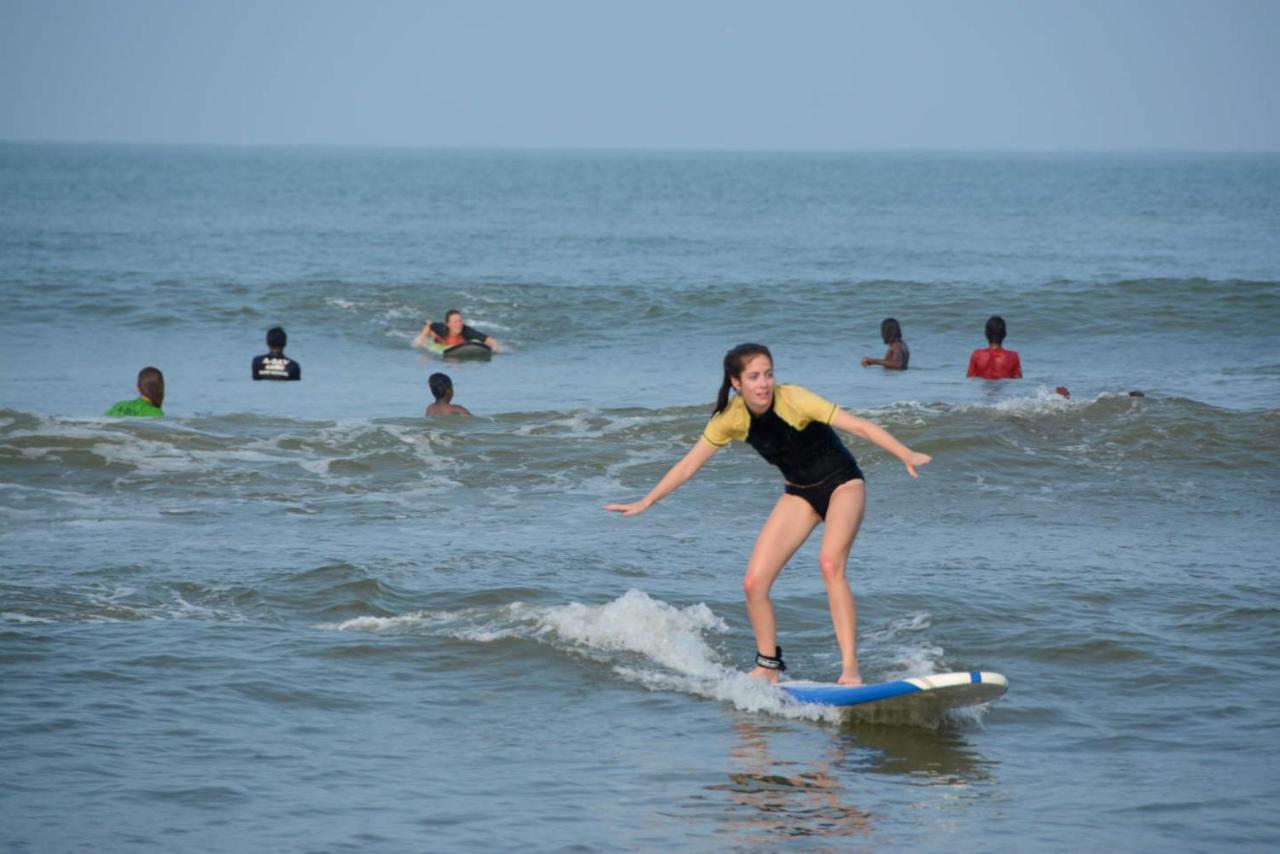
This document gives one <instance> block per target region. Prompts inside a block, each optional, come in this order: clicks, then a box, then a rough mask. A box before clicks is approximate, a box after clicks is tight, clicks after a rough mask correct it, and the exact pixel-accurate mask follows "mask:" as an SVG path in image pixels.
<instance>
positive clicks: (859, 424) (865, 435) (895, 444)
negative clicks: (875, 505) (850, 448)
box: [831, 409, 933, 477]
mask: <svg viewBox="0 0 1280 854" xmlns="http://www.w3.org/2000/svg"><path fill="white" fill-rule="evenodd" d="M831 426H832V427H836V428H838V429H840V430H843V431H844V432H846V433H851V434H852V435H854V436H857V437H858V438H860V439H866V440H867V441H868V442H870V443H871V444H873V445H876V446H878V447H881V448H884V449H885V450H886V451H888V452H889V453H891V454H893V455H894V456H895V457H897V458H898V459H899V460H901V461H902V464H903V465H904V466H906V467H907V474H909V475H911V476H912V477H918V475H917V474H916V468H917V467H919V466H923V465H925V464H927V463H928V462H929V461H930V460H931V459H933V457H931V456H929V455H928V454H921V453H918V452H916V451H913V450H911V449H910V448H908V447H907V446H906V445H904V444H902V443H901V442H899V441H898V440H897V439H895V438H893V436H891V435H889V431H888V430H886V429H884V428H883V427H881V426H879V425H877V424H872V423H871V422H870V421H868V420H866V419H865V418H859V417H858V416H856V415H850V414H849V413H848V412H845V411H844V410H843V409H836V414H835V417H834V418H832V419H831Z"/></svg>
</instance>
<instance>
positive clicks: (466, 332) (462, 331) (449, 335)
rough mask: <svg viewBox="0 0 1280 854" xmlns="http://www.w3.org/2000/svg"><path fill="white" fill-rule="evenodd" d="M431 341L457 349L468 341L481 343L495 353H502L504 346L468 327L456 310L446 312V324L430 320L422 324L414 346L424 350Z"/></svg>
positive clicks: (460, 313) (496, 340) (489, 336)
mask: <svg viewBox="0 0 1280 854" xmlns="http://www.w3.org/2000/svg"><path fill="white" fill-rule="evenodd" d="M429 341H434V342H435V343H437V344H440V345H442V346H444V347H456V346H457V345H459V344H464V343H466V342H467V341H479V342H480V343H481V344H485V345H486V346H488V347H490V348H491V349H492V350H493V352H495V353H501V352H502V345H501V344H499V343H498V339H496V338H494V337H493V336H491V335H486V334H484V333H483V332H481V331H480V330H478V329H472V328H471V327H470V326H467V324H466V323H464V322H463V319H462V312H460V311H458V310H457V309H456V308H451V309H449V310H448V311H446V312H445V314H444V323H432V322H431V321H430V320H428V321H427V322H426V323H424V324H422V331H421V332H419V333H418V337H417V338H415V339H413V346H415V347H418V348H422V347H425V346H427V343H428V342H429Z"/></svg>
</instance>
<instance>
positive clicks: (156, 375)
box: [103, 368, 164, 418]
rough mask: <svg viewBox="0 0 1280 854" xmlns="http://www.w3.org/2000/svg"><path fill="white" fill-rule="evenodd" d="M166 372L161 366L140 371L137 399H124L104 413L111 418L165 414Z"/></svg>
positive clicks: (150, 416)
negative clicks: (164, 372)
mask: <svg viewBox="0 0 1280 854" xmlns="http://www.w3.org/2000/svg"><path fill="white" fill-rule="evenodd" d="M162 406H164V374H162V373H160V369H159V368H143V369H142V370H140V371H138V398H137V400H122V401H120V402H119V403H117V404H115V405H114V406H112V407H111V408H110V409H108V410H107V411H106V412H104V413H103V415H106V416H109V417H111V418H159V417H160V416H162V415H164V410H163V409H161V408H160V407H162Z"/></svg>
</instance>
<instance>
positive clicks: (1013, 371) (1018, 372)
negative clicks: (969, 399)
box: [966, 314, 1022, 380]
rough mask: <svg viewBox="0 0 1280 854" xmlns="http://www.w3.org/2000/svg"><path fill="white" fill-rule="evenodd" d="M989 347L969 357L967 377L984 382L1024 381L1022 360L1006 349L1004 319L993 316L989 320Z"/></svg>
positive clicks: (1012, 351)
mask: <svg viewBox="0 0 1280 854" xmlns="http://www.w3.org/2000/svg"><path fill="white" fill-rule="evenodd" d="M986 333H987V346H986V347H985V348H980V349H977V350H974V351H973V353H972V354H971V355H970V356H969V372H968V373H967V374H966V376H970V377H978V378H980V379H984V380H1020V379H1022V360H1021V359H1019V358H1018V353H1017V351H1015V350H1006V349H1004V337H1005V325H1004V318H1003V317H1001V316H1000V315H998V314H993V315H991V317H989V318H987V328H986Z"/></svg>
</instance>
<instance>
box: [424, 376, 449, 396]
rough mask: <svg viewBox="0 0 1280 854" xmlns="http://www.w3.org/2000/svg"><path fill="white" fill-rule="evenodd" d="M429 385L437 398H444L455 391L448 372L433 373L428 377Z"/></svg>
mask: <svg viewBox="0 0 1280 854" xmlns="http://www.w3.org/2000/svg"><path fill="white" fill-rule="evenodd" d="M427 386H428V387H429V388H430V389H431V394H432V395H433V396H434V397H435V399H436V400H444V399H445V398H446V397H448V396H449V395H450V394H452V393H453V380H451V379H449V375H448V374H432V375H431V376H429V377H427Z"/></svg>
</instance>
